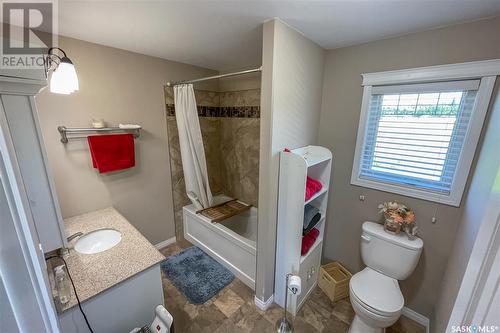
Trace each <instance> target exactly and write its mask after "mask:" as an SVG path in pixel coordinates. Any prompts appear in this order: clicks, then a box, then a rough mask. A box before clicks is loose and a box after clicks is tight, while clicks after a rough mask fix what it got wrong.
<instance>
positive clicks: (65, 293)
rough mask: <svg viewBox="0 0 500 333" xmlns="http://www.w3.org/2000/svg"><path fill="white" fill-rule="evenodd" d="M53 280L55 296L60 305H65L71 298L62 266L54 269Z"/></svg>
mask: <svg viewBox="0 0 500 333" xmlns="http://www.w3.org/2000/svg"><path fill="white" fill-rule="evenodd" d="M54 279H55V281H56V289H57V295H58V296H59V301H60V302H61V304H66V303H68V302H69V299H70V298H71V290H70V286H69V281H68V276H67V274H66V272H65V271H64V265H60V266H57V267H56V268H54Z"/></svg>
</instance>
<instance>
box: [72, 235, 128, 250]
mask: <svg viewBox="0 0 500 333" xmlns="http://www.w3.org/2000/svg"><path fill="white" fill-rule="evenodd" d="M121 240H122V234H121V233H120V232H119V231H118V230H115V229H99V230H95V231H92V232H89V233H88V234H85V235H83V236H82V237H80V238H79V239H78V241H77V242H76V244H75V250H76V252H79V253H83V254H94V253H99V252H102V251H106V250H109V249H110V248H112V247H113V246H116V245H117V244H118V243H120V241H121Z"/></svg>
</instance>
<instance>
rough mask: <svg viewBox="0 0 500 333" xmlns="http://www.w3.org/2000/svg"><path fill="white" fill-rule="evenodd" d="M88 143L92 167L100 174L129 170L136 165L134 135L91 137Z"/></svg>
mask: <svg viewBox="0 0 500 333" xmlns="http://www.w3.org/2000/svg"><path fill="white" fill-rule="evenodd" d="M87 141H88V143H89V148H90V155H91V157H92V165H93V167H94V168H96V169H98V170H99V173H105V172H111V171H117V170H123V169H128V168H131V167H133V166H134V165H135V151H134V137H133V135H132V134H114V135H91V136H89V137H88V138H87Z"/></svg>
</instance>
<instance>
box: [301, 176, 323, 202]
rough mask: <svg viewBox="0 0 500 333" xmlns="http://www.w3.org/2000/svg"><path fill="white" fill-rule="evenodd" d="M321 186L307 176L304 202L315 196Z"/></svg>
mask: <svg viewBox="0 0 500 333" xmlns="http://www.w3.org/2000/svg"><path fill="white" fill-rule="evenodd" d="M322 187H323V185H322V184H321V183H320V182H319V181H317V180H316V179H312V178H311V177H309V176H307V181H306V200H305V201H307V200H309V199H311V197H312V196H313V195H314V194H316V193H317V192H318V191H320V190H321V188H322Z"/></svg>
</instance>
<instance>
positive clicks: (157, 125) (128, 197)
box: [36, 37, 215, 244]
mask: <svg viewBox="0 0 500 333" xmlns="http://www.w3.org/2000/svg"><path fill="white" fill-rule="evenodd" d="M59 46H60V47H62V48H63V49H64V50H65V51H66V52H67V54H68V56H69V57H70V58H71V60H72V61H73V62H74V64H75V66H76V69H77V72H78V77H79V81H80V90H79V91H78V92H76V93H74V94H71V95H68V96H65V95H57V94H52V93H50V92H49V91H48V89H46V90H45V91H43V92H42V93H41V94H40V95H39V96H37V98H36V102H37V106H38V111H39V114H40V122H41V126H42V130H43V135H44V139H45V143H46V145H47V152H48V156H49V161H50V165H51V167H52V170H53V173H54V176H55V183H56V188H57V193H58V196H59V202H60V204H61V209H62V213H63V216H64V217H69V216H73V215H77V214H81V213H84V212H88V211H93V210H96V209H99V208H103V207H107V206H111V205H112V206H115V207H116V208H117V209H118V210H119V211H120V212H121V213H122V214H124V216H125V217H126V218H127V219H128V220H129V221H130V222H131V223H132V224H133V225H134V226H135V227H136V228H137V229H138V230H139V231H140V232H141V233H142V234H143V235H144V236H145V237H146V238H147V239H148V240H149V241H150V242H151V243H153V244H156V243H159V242H161V241H164V240H166V239H169V238H171V237H174V223H173V208H172V191H171V182H170V165H169V160H168V141H167V131H166V115H165V104H164V101H165V99H164V93H163V86H164V84H165V82H166V81H169V80H181V79H190V78H196V77H200V76H206V75H214V74H215V72H214V71H211V70H207V69H203V68H199V67H195V66H191V65H186V64H181V63H177V62H172V61H167V60H163V59H159V58H154V57H149V56H144V55H140V54H137V53H132V52H128V51H124V50H119V49H115V48H110V47H105V46H101V45H97V44H92V43H87V42H84V41H80V40H76V39H71V38H65V37H61V38H60V39H59ZM92 118H103V119H104V120H105V121H107V122H108V123H110V124H114V125H116V124H118V123H120V122H122V123H137V124H140V125H141V126H142V127H143V130H142V133H141V134H142V135H141V138H140V139H138V140H136V166H135V167H134V168H132V169H129V170H124V171H119V172H114V173H110V174H102V175H101V174H99V173H98V172H96V171H95V170H94V169H93V168H92V164H91V161H90V155H89V151H88V147H87V143H86V141H85V140H75V141H70V142H69V143H67V144H62V143H61V142H60V141H59V139H60V138H59V133H58V132H57V130H56V128H57V126H59V125H65V126H67V127H86V126H89V125H90V121H91V119H92Z"/></svg>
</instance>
